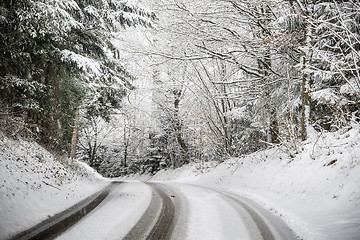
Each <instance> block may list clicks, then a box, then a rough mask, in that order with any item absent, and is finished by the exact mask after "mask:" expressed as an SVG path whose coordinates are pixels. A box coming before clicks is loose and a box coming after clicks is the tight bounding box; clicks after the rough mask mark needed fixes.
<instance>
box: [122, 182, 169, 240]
mask: <svg viewBox="0 0 360 240" xmlns="http://www.w3.org/2000/svg"><path fill="white" fill-rule="evenodd" d="M146 184H148V185H149V186H151V188H152V189H153V190H154V192H153V197H152V199H151V202H150V205H149V207H148V209H147V210H146V212H145V213H144V215H143V216H142V217H141V218H140V220H139V221H138V223H137V224H136V225H135V226H134V227H133V228H132V229H131V230H130V232H129V233H128V234H127V235H126V236H125V237H124V238H123V239H124V240H134V239H146V240H168V239H171V235H172V232H173V229H174V212H175V206H174V203H173V201H172V199H171V197H169V195H168V194H167V193H166V191H165V190H164V188H162V187H161V186H160V184H155V183H146ZM154 220H156V221H155V222H154Z"/></svg>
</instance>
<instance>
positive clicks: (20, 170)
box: [0, 132, 108, 239]
mask: <svg viewBox="0 0 360 240" xmlns="http://www.w3.org/2000/svg"><path fill="white" fill-rule="evenodd" d="M56 158H57V159H56ZM67 161H69V160H68V159H66V158H61V157H60V156H58V157H55V156H54V155H52V154H51V153H49V152H48V151H46V150H45V149H44V148H42V147H41V146H40V145H38V144H36V143H31V142H28V141H24V140H21V139H20V140H13V139H10V138H8V137H6V136H5V135H3V134H2V133H1V132H0V203H1V204H0V239H6V238H9V237H11V236H13V235H15V234H16V233H19V232H21V231H23V230H26V229H27V228H30V227H32V226H34V225H36V224H37V223H39V222H41V221H42V220H44V219H46V218H47V217H48V216H51V215H54V214H56V213H58V212H61V211H63V210H65V209H67V208H69V207H70V206H72V205H74V204H75V203H77V202H79V201H81V200H83V199H84V198H86V197H88V196H90V195H91V194H93V193H95V192H96V191H98V190H100V189H101V188H103V187H104V186H105V185H106V184H108V181H107V180H105V179H103V178H102V177H101V176H99V175H98V174H96V173H95V172H94V171H93V170H92V169H89V167H85V166H84V164H82V163H79V162H77V161H74V162H72V163H68V162H67Z"/></svg>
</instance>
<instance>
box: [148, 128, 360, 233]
mask: <svg viewBox="0 0 360 240" xmlns="http://www.w3.org/2000/svg"><path fill="white" fill-rule="evenodd" d="M301 147H302V152H301V153H299V154H297V155H296V156H295V157H294V158H293V159H291V158H290V157H289V156H288V155H286V154H285V153H284V152H283V151H282V150H281V149H279V148H273V149H269V150H266V151H260V152H257V153H254V154H251V155H249V156H244V157H242V158H232V159H229V160H227V161H225V162H223V163H222V164H220V165H219V166H217V167H216V168H214V169H213V170H211V171H208V172H207V173H202V172H201V171H199V169H201V167H200V166H201V164H200V163H198V164H193V165H192V166H185V167H183V168H181V169H176V170H175V171H172V170H169V171H160V172H159V173H158V174H156V175H155V176H154V177H153V178H152V179H154V180H156V181H160V180H166V181H169V180H173V181H176V182H177V181H180V182H184V181H188V182H191V183H192V184H198V185H206V186H211V187H215V188H221V189H224V190H226V191H228V192H232V193H236V194H238V195H241V196H245V197H247V198H250V199H252V200H254V201H256V202H258V203H260V204H261V205H262V206H264V207H265V208H267V209H269V210H271V211H272V213H273V214H276V215H278V216H280V217H281V218H282V219H283V220H284V221H285V222H286V223H287V224H288V226H290V228H292V229H293V230H294V231H295V233H296V234H297V235H298V236H300V237H301V239H305V240H331V239H334V240H335V239H343V240H350V239H351V240H358V239H359V236H360V228H359V226H360V127H359V126H358V125H354V126H353V127H352V129H350V130H348V131H347V130H345V129H343V130H342V131H338V132H335V133H323V134H320V135H319V137H318V140H317V141H316V139H310V140H309V141H307V142H305V143H302V144H301Z"/></svg>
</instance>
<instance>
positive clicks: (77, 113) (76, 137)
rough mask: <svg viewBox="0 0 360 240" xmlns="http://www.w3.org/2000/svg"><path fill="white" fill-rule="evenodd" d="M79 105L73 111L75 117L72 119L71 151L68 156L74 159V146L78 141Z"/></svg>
mask: <svg viewBox="0 0 360 240" xmlns="http://www.w3.org/2000/svg"><path fill="white" fill-rule="evenodd" d="M79 111H80V110H79V107H78V108H77V109H76V111H75V119H74V129H73V134H72V140H71V152H70V158H71V159H75V158H76V146H77V143H78V135H79V118H80V116H79Z"/></svg>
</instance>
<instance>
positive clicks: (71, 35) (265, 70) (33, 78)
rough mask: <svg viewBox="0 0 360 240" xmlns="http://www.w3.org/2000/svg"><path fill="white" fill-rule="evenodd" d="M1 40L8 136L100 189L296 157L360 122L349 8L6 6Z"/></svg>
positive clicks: (355, 6) (242, 3)
mask: <svg viewBox="0 0 360 240" xmlns="http://www.w3.org/2000/svg"><path fill="white" fill-rule="evenodd" d="M140 4H142V5H140ZM148 9H150V10H148ZM0 39H1V43H2V45H1V47H0V58H1V60H0V82H1V83H0V107H1V108H0V109H1V112H0V121H1V123H0V124H1V129H2V131H4V132H5V133H6V134H8V135H12V136H18V135H19V134H20V135H22V136H23V137H29V138H33V139H34V140H36V141H38V142H40V143H41V144H43V145H44V146H46V147H47V148H48V149H52V150H53V151H55V152H57V153H59V154H64V155H68V156H71V157H77V158H79V159H82V160H83V161H86V162H88V163H89V164H90V165H91V166H93V167H94V168H95V169H97V170H98V171H99V172H100V173H102V174H103V175H106V176H119V175H122V174H129V173H137V172H139V173H145V172H150V173H154V172H156V171H158V170H160V169H163V168H170V167H173V168H175V167H179V166H181V165H183V164H186V163H189V162H192V161H199V162H201V161H213V160H216V161H221V160H223V159H225V158H228V157H231V156H240V155H244V154H250V153H252V152H255V151H258V150H261V149H264V148H268V147H278V148H279V149H281V150H282V151H286V152H287V153H288V154H289V155H290V156H295V155H296V154H297V153H299V152H300V151H302V149H301V142H302V141H309V140H310V141H316V137H317V136H319V135H320V134H321V133H322V132H324V131H338V130H339V129H346V128H350V127H351V125H352V124H357V123H358V122H359V119H360V3H359V2H358V1H355V0H349V1H343V0H342V1H337V0H296V1H295V0H288V1H286V0H250V1H247V0H206V1H204V0H157V1H155V0H152V1H146V2H141V1H131V2H130V1H117V0H104V1H95V0H87V1H84V0H52V1H49V0H40V1H35V0H19V1H12V0H4V1H2V2H1V3H0ZM75 153H76V156H75Z"/></svg>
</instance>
